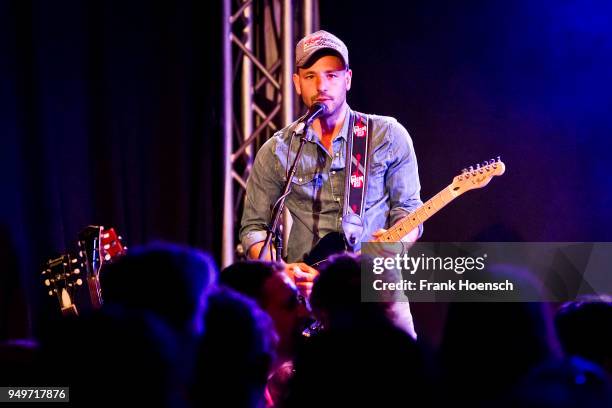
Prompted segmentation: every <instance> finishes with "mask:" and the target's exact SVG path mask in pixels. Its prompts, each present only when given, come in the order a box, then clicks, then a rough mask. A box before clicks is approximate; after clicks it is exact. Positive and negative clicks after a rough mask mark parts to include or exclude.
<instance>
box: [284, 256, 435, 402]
mask: <svg viewBox="0 0 612 408" xmlns="http://www.w3.org/2000/svg"><path fill="white" fill-rule="evenodd" d="M361 262H362V257H360V256H357V255H350V254H346V255H336V256H334V257H331V258H330V259H329V261H328V262H327V263H326V264H325V265H324V266H323V267H322V268H321V270H320V274H319V276H318V277H317V279H316V280H315V283H314V286H313V289H312V295H311V298H310V300H311V305H312V307H313V311H315V315H316V316H317V317H318V318H319V319H322V322H323V330H321V331H320V332H319V333H318V334H317V335H315V336H313V337H312V339H311V340H310V341H309V342H306V344H305V346H304V348H303V349H302V350H301V351H300V352H299V353H298V355H297V357H296V359H295V365H294V368H295V374H294V376H293V378H292V379H291V380H290V382H289V387H288V392H287V396H286V400H287V406H288V407H302V406H308V405H309V404H313V403H314V405H316V406H323V407H332V406H333V407H336V406H392V405H394V404H393V403H394V402H395V403H397V401H398V395H399V394H398V392H399V390H401V393H402V394H405V395H406V396H409V397H408V398H410V399H411V400H413V401H415V403H416V402H417V401H420V400H419V398H420V397H422V396H423V395H424V394H426V393H427V392H428V390H429V376H428V374H429V372H428V370H427V364H426V358H425V353H424V352H423V350H422V349H421V348H420V347H419V346H418V345H417V343H416V342H415V341H414V339H413V337H412V336H411V335H410V334H408V333H407V332H406V331H405V330H403V328H400V327H399V326H398V325H397V324H396V322H395V320H394V319H393V318H392V316H391V315H390V312H391V310H392V302H391V301H390V300H388V299H387V301H385V299H380V301H372V302H362V299H361V285H362V279H361ZM314 390H316V391H314ZM313 392H316V394H317V397H316V400H314V402H313V400H312V399H311V398H310V397H309V396H310V395H312V393H313ZM400 399H401V397H400ZM420 406H423V405H420Z"/></svg>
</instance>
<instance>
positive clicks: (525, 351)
mask: <svg viewBox="0 0 612 408" xmlns="http://www.w3.org/2000/svg"><path fill="white" fill-rule="evenodd" d="M489 272H490V273H491V276H497V277H498V279H500V280H504V279H510V280H511V281H512V282H514V283H515V286H516V287H520V288H521V290H525V291H526V292H527V291H530V290H533V288H530V287H529V286H530V281H529V280H528V279H521V277H522V276H525V277H527V276H529V274H527V273H525V271H524V270H522V269H517V268H515V267H512V266H509V265H493V266H491V267H490V268H489ZM555 350H556V343H555V342H554V333H553V329H552V318H551V313H550V311H549V310H548V308H547V306H546V304H543V303H538V302H518V301H517V302H492V301H490V302H455V303H450V304H449V307H448V314H447V319H446V325H445V328H444V334H443V338H442V343H441V346H440V361H441V366H442V367H441V368H442V371H443V377H444V380H445V385H446V387H448V391H447V392H446V393H445V395H446V396H452V397H457V399H458V400H459V399H463V403H466V404H467V403H476V402H483V401H488V400H491V399H496V398H497V397H498V396H499V395H502V394H504V393H506V392H508V390H509V389H511V388H512V387H513V386H514V385H516V384H517V382H518V381H519V380H520V379H521V378H522V377H523V376H524V375H526V374H527V373H528V372H529V371H530V370H531V369H533V368H534V367H536V366H537V365H539V364H541V363H543V362H545V361H547V360H548V359H551V358H553V357H554V354H555Z"/></svg>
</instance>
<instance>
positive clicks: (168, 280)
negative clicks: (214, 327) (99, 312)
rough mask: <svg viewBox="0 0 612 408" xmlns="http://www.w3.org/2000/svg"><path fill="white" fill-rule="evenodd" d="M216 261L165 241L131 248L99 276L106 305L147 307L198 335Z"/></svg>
mask: <svg viewBox="0 0 612 408" xmlns="http://www.w3.org/2000/svg"><path fill="white" fill-rule="evenodd" d="M216 275H217V268H216V265H215V262H214V260H213V259H212V258H211V257H210V256H209V255H207V254H205V253H204V252H202V251H199V250H197V249H193V248H188V247H184V246H180V245H175V244H169V243H154V244H150V245H147V246H142V247H136V248H130V251H129V252H128V254H127V255H126V256H124V257H122V258H121V259H119V260H118V261H117V262H115V263H113V264H110V265H107V266H106V267H105V269H104V270H103V271H102V273H101V276H100V279H101V285H102V294H103V298H104V304H105V305H109V304H110V305H114V304H119V305H122V306H124V307H128V308H135V309H143V310H150V311H152V312H154V313H156V314H157V315H159V316H160V317H162V318H163V319H165V320H166V321H167V322H168V323H169V324H170V325H171V326H172V327H173V328H175V329H177V330H179V331H180V332H187V333H193V334H201V333H202V331H203V327H202V326H201V325H202V321H203V319H202V314H203V313H204V310H205V307H206V296H207V293H208V291H209V289H210V287H211V285H212V284H213V283H214V281H215V280H216Z"/></svg>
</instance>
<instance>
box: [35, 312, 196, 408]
mask: <svg viewBox="0 0 612 408" xmlns="http://www.w3.org/2000/svg"><path fill="white" fill-rule="evenodd" d="M180 353H181V346H180V341H179V339H178V338H177V335H176V332H175V330H173V329H172V328H171V327H170V326H169V325H168V324H167V323H166V322H165V321H164V320H162V319H161V318H159V317H158V316H157V315H155V314H154V313H151V312H149V311H145V310H135V309H127V308H123V307H121V306H118V305H108V306H107V307H105V308H103V309H101V310H99V311H97V312H95V313H91V314H85V315H82V316H80V317H78V318H72V319H63V320H62V321H60V322H59V323H58V326H57V327H56V330H55V331H53V332H52V333H50V334H49V335H48V337H46V338H45V339H44V341H43V342H42V359H43V361H42V364H41V367H43V368H42V370H43V371H44V377H45V378H46V381H45V383H46V384H61V385H62V386H67V387H70V402H71V403H73V404H75V406H105V407H106V406H113V405H116V404H117V402H118V401H121V404H125V405H126V406H154V407H186V406H188V400H187V398H186V395H185V393H184V392H183V391H184V390H185V389H186V386H187V381H188V378H189V376H190V375H191V373H190V372H187V371H188V370H190V368H186V367H185V365H184V364H182V360H181V357H180Z"/></svg>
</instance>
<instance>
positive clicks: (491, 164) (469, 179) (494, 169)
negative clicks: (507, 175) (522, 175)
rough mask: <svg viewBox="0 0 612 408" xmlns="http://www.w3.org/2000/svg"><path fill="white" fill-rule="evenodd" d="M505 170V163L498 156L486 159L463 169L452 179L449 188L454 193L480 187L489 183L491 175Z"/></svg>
mask: <svg viewBox="0 0 612 408" xmlns="http://www.w3.org/2000/svg"><path fill="white" fill-rule="evenodd" d="M505 171H506V165H505V164H504V162H502V161H501V160H500V158H499V156H498V157H497V159H491V160H486V161H484V162H483V163H478V164H476V165H475V166H470V167H469V168H467V169H463V170H462V172H461V174H459V175H458V176H455V178H454V179H453V182H452V183H451V188H452V190H453V192H455V193H456V194H461V193H464V192H466V191H468V190H473V189H476V188H482V187H484V186H486V185H487V184H489V182H490V181H491V179H492V178H493V177H495V176H501V175H502V174H504V172H505Z"/></svg>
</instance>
